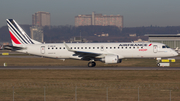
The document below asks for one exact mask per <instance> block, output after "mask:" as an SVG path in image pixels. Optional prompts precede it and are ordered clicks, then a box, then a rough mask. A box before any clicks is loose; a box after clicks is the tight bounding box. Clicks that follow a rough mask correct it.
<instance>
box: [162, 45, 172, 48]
mask: <svg viewBox="0 0 180 101" xmlns="http://www.w3.org/2000/svg"><path fill="white" fill-rule="evenodd" d="M162 48H170V47H169V46H167V45H166V46H162Z"/></svg>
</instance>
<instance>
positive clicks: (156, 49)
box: [153, 45, 158, 53]
mask: <svg viewBox="0 0 180 101" xmlns="http://www.w3.org/2000/svg"><path fill="white" fill-rule="evenodd" d="M153 51H154V53H157V51H158V46H157V45H154V46H153Z"/></svg>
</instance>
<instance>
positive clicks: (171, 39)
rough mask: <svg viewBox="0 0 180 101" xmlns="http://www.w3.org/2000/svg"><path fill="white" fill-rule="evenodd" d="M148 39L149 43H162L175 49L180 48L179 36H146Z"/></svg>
mask: <svg viewBox="0 0 180 101" xmlns="http://www.w3.org/2000/svg"><path fill="white" fill-rule="evenodd" d="M145 36H148V37H149V40H148V41H149V42H158V43H164V44H166V45H168V46H169V47H171V48H173V49H175V48H177V47H179V48H180V34H146V35H145Z"/></svg>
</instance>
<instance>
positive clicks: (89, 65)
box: [88, 61, 96, 67]
mask: <svg viewBox="0 0 180 101" xmlns="http://www.w3.org/2000/svg"><path fill="white" fill-rule="evenodd" d="M95 66H96V63H95V62H93V61H92V62H89V63H88V67H95Z"/></svg>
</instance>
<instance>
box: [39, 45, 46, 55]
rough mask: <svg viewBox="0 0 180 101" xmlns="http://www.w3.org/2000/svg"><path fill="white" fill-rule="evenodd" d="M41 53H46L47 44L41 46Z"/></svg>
mask: <svg viewBox="0 0 180 101" xmlns="http://www.w3.org/2000/svg"><path fill="white" fill-rule="evenodd" d="M40 50H41V54H44V53H45V46H41V49H40Z"/></svg>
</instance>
